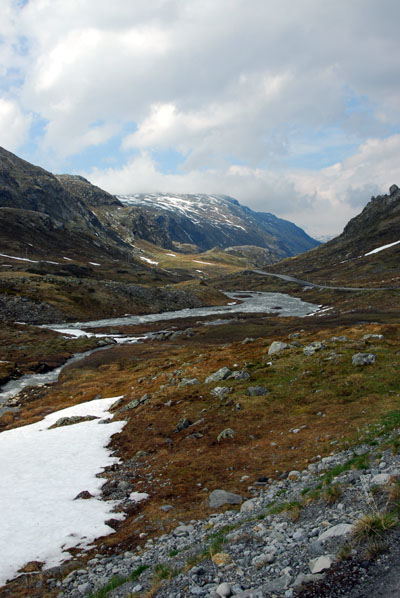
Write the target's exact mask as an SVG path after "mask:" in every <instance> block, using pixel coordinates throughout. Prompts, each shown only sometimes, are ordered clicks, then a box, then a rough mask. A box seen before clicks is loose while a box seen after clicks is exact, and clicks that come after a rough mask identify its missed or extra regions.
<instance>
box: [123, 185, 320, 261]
mask: <svg viewBox="0 0 400 598" xmlns="http://www.w3.org/2000/svg"><path fill="white" fill-rule="evenodd" d="M118 199H119V200H120V201H121V202H122V203H123V204H124V205H125V206H127V208H128V207H129V208H130V210H126V213H125V218H126V225H127V227H128V228H129V229H130V230H131V231H132V233H133V235H135V236H137V237H139V238H142V239H145V240H147V241H150V242H153V243H158V244H161V245H162V246H163V247H168V248H171V249H172V248H175V249H176V248H181V249H185V247H188V248H189V250H190V251H191V252H193V251H206V250H208V249H211V248H213V247H221V248H225V247H230V246H235V245H255V246H258V247H263V248H267V249H269V251H270V252H271V255H273V256H274V261H277V260H280V259H283V258H284V257H288V256H292V255H296V254H298V253H301V252H303V251H308V250H309V249H311V248H313V247H316V246H317V245H318V244H319V243H318V241H315V240H314V239H312V238H311V237H309V236H308V235H307V234H306V233H305V232H304V231H303V230H302V229H301V228H299V227H298V226H296V225H295V224H293V223H291V222H288V221H286V220H282V219H281V218H277V217H276V216H274V215H273V214H269V213H263V212H254V211H253V210H251V209H250V208H247V207H246V206H242V205H241V204H240V203H239V202H238V201H237V200H236V199H233V198H231V197H228V196H225V195H202V194H198V195H168V194H165V193H164V194H148V195H140V194H136V195H120V196H118Z"/></svg>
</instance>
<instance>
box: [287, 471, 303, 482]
mask: <svg viewBox="0 0 400 598" xmlns="http://www.w3.org/2000/svg"><path fill="white" fill-rule="evenodd" d="M300 475H301V474H300V472H299V471H297V470H296V469H293V471H290V472H289V473H288V479H289V480H297V479H298V478H299V477H300Z"/></svg>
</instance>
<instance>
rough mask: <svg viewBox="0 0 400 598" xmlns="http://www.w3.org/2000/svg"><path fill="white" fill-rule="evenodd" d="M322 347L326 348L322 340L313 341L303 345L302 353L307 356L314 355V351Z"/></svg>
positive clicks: (320, 349)
mask: <svg viewBox="0 0 400 598" xmlns="http://www.w3.org/2000/svg"><path fill="white" fill-rule="evenodd" d="M323 349H326V345H325V343H324V342H323V341H314V342H313V343H311V344H310V345H307V346H306V347H304V349H303V353H304V355H305V356H306V357H309V356H310V355H314V353H316V352H317V351H322V350H323Z"/></svg>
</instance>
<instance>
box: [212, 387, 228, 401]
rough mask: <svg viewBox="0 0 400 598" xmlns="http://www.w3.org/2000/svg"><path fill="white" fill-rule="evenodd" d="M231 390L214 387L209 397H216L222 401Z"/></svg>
mask: <svg viewBox="0 0 400 598" xmlns="http://www.w3.org/2000/svg"><path fill="white" fill-rule="evenodd" d="M232 390H233V388H231V387H229V386H216V387H215V388H213V389H212V391H211V392H210V394H211V396H213V397H217V398H218V399H219V400H220V401H221V400H222V399H224V398H225V397H226V396H228V394H229V393H230V392H232Z"/></svg>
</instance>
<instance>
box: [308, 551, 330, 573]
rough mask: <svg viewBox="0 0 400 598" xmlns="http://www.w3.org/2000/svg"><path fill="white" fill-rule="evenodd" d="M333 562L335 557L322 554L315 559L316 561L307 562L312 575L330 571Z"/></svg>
mask: <svg viewBox="0 0 400 598" xmlns="http://www.w3.org/2000/svg"><path fill="white" fill-rule="evenodd" d="M334 562H335V555H333V554H324V555H322V556H319V557H317V558H316V559H312V560H311V561H310V562H309V567H310V571H311V573H312V574H315V573H321V572H322V571H326V570H327V569H330V568H331V566H332V565H333V563H334Z"/></svg>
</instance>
